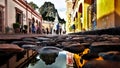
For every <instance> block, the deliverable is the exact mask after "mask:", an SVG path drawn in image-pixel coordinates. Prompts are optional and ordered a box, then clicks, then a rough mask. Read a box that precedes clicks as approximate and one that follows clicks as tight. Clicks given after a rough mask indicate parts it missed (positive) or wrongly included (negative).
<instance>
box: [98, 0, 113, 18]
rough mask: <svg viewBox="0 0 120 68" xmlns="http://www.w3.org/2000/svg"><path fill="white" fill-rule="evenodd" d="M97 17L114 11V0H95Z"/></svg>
mask: <svg viewBox="0 0 120 68" xmlns="http://www.w3.org/2000/svg"><path fill="white" fill-rule="evenodd" d="M96 6H97V19H99V18H101V17H103V16H105V15H108V14H110V13H112V12H114V9H115V8H114V0H97V5H96Z"/></svg>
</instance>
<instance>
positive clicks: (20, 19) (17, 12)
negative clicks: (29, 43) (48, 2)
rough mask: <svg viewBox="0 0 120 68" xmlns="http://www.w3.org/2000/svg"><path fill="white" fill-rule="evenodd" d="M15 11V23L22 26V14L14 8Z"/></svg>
mask: <svg viewBox="0 0 120 68" xmlns="http://www.w3.org/2000/svg"><path fill="white" fill-rule="evenodd" d="M15 9H16V23H19V24H22V23H23V12H22V11H21V10H20V9H18V8H15Z"/></svg>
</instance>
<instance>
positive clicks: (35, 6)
mask: <svg viewBox="0 0 120 68" xmlns="http://www.w3.org/2000/svg"><path fill="white" fill-rule="evenodd" d="M28 4H29V5H30V6H31V7H32V8H33V9H34V10H36V9H38V8H39V7H38V6H37V5H36V4H35V3H33V2H32V1H31V2H30V3H28Z"/></svg>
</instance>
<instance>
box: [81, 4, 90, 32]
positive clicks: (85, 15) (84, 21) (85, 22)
mask: <svg viewBox="0 0 120 68" xmlns="http://www.w3.org/2000/svg"><path fill="white" fill-rule="evenodd" d="M83 6H84V9H83V28H82V29H85V30H87V29H88V24H87V8H88V6H89V4H87V3H84V5H83Z"/></svg>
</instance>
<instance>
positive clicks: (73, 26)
mask: <svg viewBox="0 0 120 68" xmlns="http://www.w3.org/2000/svg"><path fill="white" fill-rule="evenodd" d="M72 29H73V31H74V33H75V29H76V27H75V24H73V25H72Z"/></svg>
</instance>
